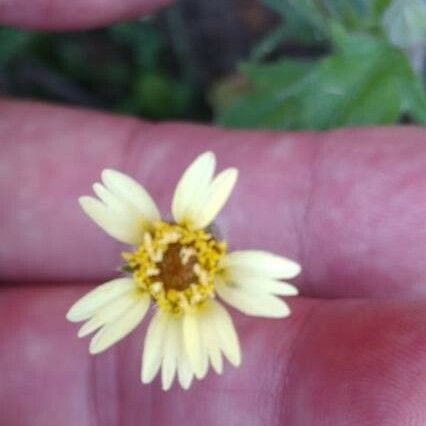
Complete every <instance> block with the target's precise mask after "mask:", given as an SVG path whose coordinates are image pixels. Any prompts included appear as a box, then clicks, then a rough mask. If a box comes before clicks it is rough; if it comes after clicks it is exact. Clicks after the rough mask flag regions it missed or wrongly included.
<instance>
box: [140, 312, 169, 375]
mask: <svg viewBox="0 0 426 426" xmlns="http://www.w3.org/2000/svg"><path fill="white" fill-rule="evenodd" d="M170 319H171V317H170V315H168V314H167V313H164V312H162V311H158V312H157V313H156V314H155V315H154V317H153V318H152V320H151V322H150V323H149V326H148V330H147V332H146V336H145V342H144V347H143V355H142V369H141V380H142V383H150V382H151V381H152V380H153V379H154V377H155V376H156V374H157V372H158V370H159V368H160V366H161V361H162V354H163V351H164V344H165V336H166V331H167V326H168V324H169V321H170Z"/></svg>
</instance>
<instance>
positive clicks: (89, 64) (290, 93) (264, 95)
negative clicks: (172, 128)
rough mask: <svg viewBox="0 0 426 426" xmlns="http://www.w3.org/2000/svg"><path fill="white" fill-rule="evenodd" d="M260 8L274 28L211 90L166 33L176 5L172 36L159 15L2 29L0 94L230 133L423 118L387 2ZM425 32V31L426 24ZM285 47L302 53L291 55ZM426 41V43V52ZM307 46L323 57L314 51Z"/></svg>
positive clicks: (270, 2) (313, 0)
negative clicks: (80, 27) (59, 28)
mask: <svg viewBox="0 0 426 426" xmlns="http://www.w3.org/2000/svg"><path fill="white" fill-rule="evenodd" d="M394 1H395V2H398V1H401V0H394ZM410 1H411V0H408V3H410ZM414 1H415V0H414ZM420 1H423V0H420ZM262 3H264V5H265V6H266V7H268V8H270V9H272V10H274V11H275V13H276V15H277V17H278V19H277V24H276V25H275V27H274V28H272V29H271V30H270V32H269V33H268V34H267V35H266V37H265V38H264V39H262V40H259V41H258V42H257V43H256V44H255V45H254V46H252V49H251V54H250V55H249V56H248V57H247V58H246V59H245V60H244V61H243V63H239V62H237V61H236V63H235V67H234V70H230V72H229V75H227V76H224V77H223V78H220V79H217V80H216V81H213V82H212V83H211V85H210V87H205V86H202V85H200V83H199V81H196V79H194V76H193V75H192V74H191V72H190V71H188V66H187V58H185V57H184V56H182V54H181V53H182V48H183V50H184V49H185V46H184V45H185V40H183V39H182V37H181V36H180V33H181V31H180V30H179V25H180V26H182V22H180V23H178V25H177V26H176V25H175V26H173V22H175V23H176V19H179V16H178V15H177V14H176V11H175V10H173V9H172V10H171V12H170V13H169V15H168V16H169V18H171V19H169V23H171V24H172V25H171V30H172V31H171V32H170V31H165V30H164V26H163V27H162V26H161V25H158V21H157V20H156V19H155V18H151V19H144V20H143V21H140V20H139V21H135V22H129V23H121V24H116V25H112V26H110V27H108V28H104V29H100V30H96V31H88V32H69V33H55V34H53V33H47V32H35V31H24V30H19V29H15V28H7V27H2V28H0V89H2V91H3V92H5V93H7V94H12V95H18V96H27V97H33V98H42V99H50V100H59V101H61V102H69V103H73V104H80V105H86V106H90V107H95V108H102V109H108V110H112V111H115V112H123V113H130V114H135V115H140V116H145V117H148V118H152V119H160V120H161V119H175V118H177V119H190V120H199V121H200V120H201V121H211V120H214V121H215V122H216V123H217V124H219V125H222V126H228V127H242V128H287V129H329V128H334V127H339V126H349V125H372V124H391V123H396V122H400V121H404V122H414V123H419V124H424V123H426V99H425V94H424V87H423V83H422V77H423V76H422V74H421V73H420V74H419V72H418V70H417V73H416V72H415V71H414V70H413V67H412V63H411V62H410V50H409V49H405V50H402V49H401V48H400V47H396V46H395V45H393V44H392V43H391V42H390V40H389V39H388V36H387V34H386V32H385V30H384V28H383V25H382V22H383V14H384V13H385V12H386V10H388V8H389V7H390V5H391V3H392V1H391V0H262ZM408 3H407V4H408ZM401 4H402V3H401ZM425 13H426V4H425ZM169 30H170V28H169ZM423 30H424V32H425V35H426V25H425V27H424V28H423V29H422V31H423ZM289 44H290V45H297V46H299V51H300V47H301V48H302V52H303V51H304V50H303V49H305V51H306V54H304V55H300V54H299V55H298V56H297V57H295V56H294V55H291V54H288V53H286V46H287V45H289ZM425 46H426V37H425V44H424V45H423V46H420V47H421V48H422V49H423V51H424V48H425ZM312 48H314V50H315V52H319V54H318V53H316V54H314V55H313V54H311V53H310V52H311V51H312ZM411 53H412V52H411Z"/></svg>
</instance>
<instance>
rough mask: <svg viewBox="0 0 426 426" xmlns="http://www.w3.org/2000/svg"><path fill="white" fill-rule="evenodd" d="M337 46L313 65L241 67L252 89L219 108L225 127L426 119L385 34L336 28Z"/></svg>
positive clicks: (419, 95) (406, 68) (425, 105)
mask: <svg viewBox="0 0 426 426" xmlns="http://www.w3.org/2000/svg"><path fill="white" fill-rule="evenodd" d="M337 46H338V49H339V51H338V52H337V53H335V54H334V55H332V56H329V57H327V58H325V59H323V60H321V61H319V62H318V63H317V64H316V65H314V66H312V65H311V64H304V63H300V62H297V61H283V62H280V63H277V64H272V65H268V64H267V65H252V66H247V65H246V66H245V67H243V73H244V74H245V75H246V77H247V78H248V79H249V81H250V82H251V83H252V85H253V86H254V88H253V89H252V90H251V92H250V93H248V94H246V95H243V96H241V97H239V98H237V99H236V100H235V101H234V102H233V103H231V104H230V105H229V106H228V107H225V108H223V109H220V106H219V109H218V110H217V115H216V121H217V122H218V123H220V124H222V125H224V126H230V127H246V128H291V129H327V128H332V127H338V126H349V125H370V124H371V125H372V124H383V123H393V122H396V121H397V120H398V118H399V117H400V116H401V114H404V113H405V114H409V115H410V116H411V117H412V118H413V119H415V120H417V121H419V122H422V123H425V122H426V121H425V115H426V100H425V96H424V93H423V90H422V87H421V85H420V83H419V82H418V80H417V78H416V76H415V75H414V73H413V71H412V69H411V67H410V64H409V62H408V60H407V58H406V56H405V55H404V54H403V53H402V52H401V51H400V50H398V49H395V48H393V47H392V46H390V45H389V44H388V42H387V41H386V40H384V39H381V38H378V37H372V36H367V35H346V36H345V35H344V32H340V33H339V32H338V40H337Z"/></svg>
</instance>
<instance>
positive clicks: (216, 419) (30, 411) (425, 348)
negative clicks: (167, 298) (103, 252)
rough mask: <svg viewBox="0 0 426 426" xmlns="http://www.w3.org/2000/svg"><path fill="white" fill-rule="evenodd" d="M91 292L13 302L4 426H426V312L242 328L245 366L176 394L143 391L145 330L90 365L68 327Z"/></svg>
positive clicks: (400, 306) (0, 419) (376, 306)
mask: <svg viewBox="0 0 426 426" xmlns="http://www.w3.org/2000/svg"><path fill="white" fill-rule="evenodd" d="M82 292H84V289H82V288H79V287H76V288H61V289H59V288H57V289H53V288H51V289H43V288H25V287H22V288H21V289H9V290H2V291H1V293H0V295H1V297H0V310H1V312H2V318H3V320H2V322H1V325H0V339H1V341H2V345H3V346H2V347H3V348H5V349H2V351H1V352H0V373H1V377H2V380H1V382H0V401H1V403H2V410H1V412H0V423H1V424H19V425H21V426H27V425H31V426H38V425H42V426H44V425H46V424H61V425H62V426H67V425H70V426H71V425H75V424H79V425H82V426H85V425H92V424H117V423H119V424H120V425H123V426H133V425H139V424H155V425H156V426H161V425H167V426H173V425H176V426H177V425H181V424H187V425H188V426H191V425H194V426H195V425H199V424H208V425H216V424H218V425H219V424H233V423H236V424H238V423H241V424H250V425H253V426H257V425H265V424H267V425H282V424H286V425H289V426H293V425H311V424H315V425H316V426H322V425H324V426H325V425H330V424H335V425H346V426H351V425H354V426H355V425H364V424H369V425H397V426H405V425H419V426H420V425H423V424H425V421H426V408H425V405H424V397H425V394H426V380H425V379H426V376H425V373H424V371H425V367H426V332H425V329H424V323H425V321H426V309H425V308H426V306H425V302H424V301H421V302H416V301H402V302H401V301H400V302H398V301H394V302H386V301H381V302H379V301H372V300H369V301H365V300H364V301H353V300H352V301H351V300H345V301H321V302H319V301H316V302H314V301H312V300H308V299H299V300H295V301H293V303H292V306H293V309H294V314H293V316H291V317H290V318H288V319H286V320H259V319H253V318H241V317H239V318H237V328H238V333H239V335H240V337H241V344H242V353H243V362H242V365H241V367H240V368H239V369H234V368H233V367H230V366H229V365H226V366H225V371H224V373H223V374H222V376H217V375H215V374H212V373H210V374H209V376H208V377H207V379H205V380H203V381H201V382H196V383H194V385H193V386H192V387H191V389H190V390H189V391H186V392H185V391H182V390H180V389H178V388H177V386H176V384H175V385H174V387H173V388H172V390H171V391H170V392H168V393H164V392H163V391H162V390H161V387H160V384H159V383H158V380H157V381H155V382H154V383H153V384H151V385H149V386H146V385H141V384H140V382H139V369H140V352H141V341H142V335H143V332H142V330H138V331H137V332H135V333H133V334H132V335H130V336H129V337H127V338H126V339H125V340H124V341H122V342H120V343H119V344H117V346H115V347H114V348H112V349H110V350H108V351H107V352H106V353H104V354H101V355H98V356H95V357H90V356H89V355H88V354H87V342H86V341H81V340H80V341H79V340H78V339H77V338H76V337H75V333H76V330H75V328H76V327H75V325H72V324H69V325H66V324H65V319H64V313H65V311H66V310H67V307H68V306H69V305H70V304H71V303H72V302H73V301H74V300H75V298H76V297H77V296H78V295H80V294H81V293H82ZM118 419H119V420H118Z"/></svg>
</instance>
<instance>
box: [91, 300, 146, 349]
mask: <svg viewBox="0 0 426 426" xmlns="http://www.w3.org/2000/svg"><path fill="white" fill-rule="evenodd" d="M149 302H150V298H149V296H148V295H146V296H144V297H142V298H140V300H138V301H137V302H136V303H135V304H134V305H133V306H132V307H131V308H130V309H128V310H127V312H126V313H124V314H123V316H121V317H120V318H119V319H118V320H116V321H114V322H111V323H108V324H106V325H105V326H104V327H102V328H101V329H100V331H98V332H97V333H96V334H95V337H93V339H92V340H91V342H90V346H89V352H90V353H91V354H97V353H99V352H102V351H104V350H106V349H108V348H109V347H110V346H112V345H113V344H114V343H117V342H118V341H119V340H121V339H122V338H123V337H125V336H127V335H128V334H129V333H130V332H131V331H133V330H134V329H135V328H136V327H137V326H138V325H139V323H140V322H141V321H142V320H143V319H144V317H145V315H146V312H147V310H148V307H149Z"/></svg>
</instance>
